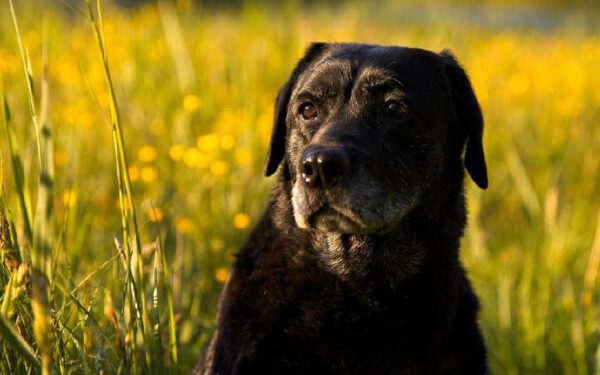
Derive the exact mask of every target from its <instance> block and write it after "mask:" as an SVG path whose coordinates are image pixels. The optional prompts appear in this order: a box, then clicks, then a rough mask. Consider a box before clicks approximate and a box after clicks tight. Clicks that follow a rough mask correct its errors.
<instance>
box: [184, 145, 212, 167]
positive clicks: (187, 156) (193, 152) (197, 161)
mask: <svg viewBox="0 0 600 375" xmlns="http://www.w3.org/2000/svg"><path fill="white" fill-rule="evenodd" d="M183 162H184V163H185V164H186V165H187V166H188V167H193V168H206V167H207V166H208V163H209V159H208V156H207V155H205V154H204V153H202V151H200V150H198V149H197V148H195V147H192V148H189V149H187V150H186V151H185V153H184V154H183Z"/></svg>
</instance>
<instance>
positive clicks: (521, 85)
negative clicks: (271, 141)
mask: <svg viewBox="0 0 600 375" xmlns="http://www.w3.org/2000/svg"><path fill="white" fill-rule="evenodd" d="M13 5H14V7H13ZM101 5H102V7H100V4H98V3H96V2H95V1H94V0H88V1H86V2H80V3H74V5H66V3H65V4H63V3H62V2H60V1H58V2H56V3H53V2H49V3H48V4H45V5H44V6H43V7H34V6H33V5H31V4H29V3H25V2H18V1H9V2H8V3H4V4H2V5H1V6H0V21H1V22H0V102H1V106H0V182H1V188H0V252H1V254H0V300H1V305H0V338H1V339H0V373H31V372H33V373H38V372H41V373H46V374H48V373H51V372H61V373H63V372H89V373H96V372H99V371H101V370H102V371H103V372H104V373H130V372H132V373H161V374H162V373H189V371H190V369H191V368H192V366H193V365H194V362H195V360H196V358H197V356H198V355H199V353H200V352H201V350H202V346H203V344H204V343H205V342H206V340H207V338H208V337H209V335H210V333H211V332H212V329H213V328H214V313H215V309H216V300H217V297H218V295H219V292H220V290H221V287H222V285H223V282H224V281H225V280H226V279H227V277H228V265H229V264H230V263H231V261H232V259H233V256H234V254H235V251H236V249H237V248H238V247H239V246H240V244H241V243H242V242H243V240H244V238H245V237H246V236H247V234H248V231H249V230H251V228H252V225H253V224H254V223H256V221H257V220H258V219H259V217H260V215H261V213H262V210H263V208H264V205H265V202H266V200H267V198H268V193H269V189H270V186H271V184H272V180H270V179H263V178H261V177H259V176H260V175H261V173H262V169H263V165H262V163H263V160H264V155H265V152H266V147H267V142H268V137H269V135H270V128H271V117H272V104H273V99H274V97H275V94H276V92H277V90H278V88H279V86H281V85H282V83H283V82H284V81H285V79H286V78H287V75H288V74H289V73H290V71H291V69H292V67H293V66H294V63H295V62H296V61H297V59H298V58H299V57H300V56H301V54H302V51H303V49H304V48H305V46H306V45H307V44H308V43H309V42H310V41H313V40H338V41H363V42H373V43H382V44H400V45H411V46H420V47H423V48H428V49H433V50H442V49H443V48H451V49H452V50H453V51H454V52H455V54H456V55H457V56H458V58H459V60H460V61H461V62H462V63H463V64H464V66H465V67H466V69H467V71H468V72H469V73H470V76H471V79H472V81H473V85H474V87H475V90H476V92H477V94H478V97H479V99H480V102H481V105H482V108H483V111H484V115H485V120H486V132H485V149H486V155H487V158H488V166H489V172H490V188H489V189H488V190H486V191H480V190H478V189H477V188H476V187H475V186H474V184H472V183H471V182H470V181H467V192H468V201H469V229H468V231H467V234H466V237H465V238H464V241H463V251H462V257H463V261H464V263H465V265H466V267H467V269H468V270H469V274H470V277H471V279H472V280H473V284H474V286H475V288H476V290H477V292H478V294H479V296H480V298H481V302H482V313H481V326H482V328H483V330H484V333H485V338H486V341H487V345H488V347H489V352H490V357H489V361H490V366H491V368H492V370H493V373H495V374H596V375H598V374H600V346H599V342H600V302H599V300H600V292H599V291H600V288H599V286H600V282H599V281H598V268H599V266H600V180H599V179H598V171H599V170H600V152H599V150H600V126H599V125H600V123H599V121H600V120H599V119H600V91H598V89H597V82H600V68H598V64H597V62H598V61H599V60H600V38H599V37H598V33H597V26H594V25H597V23H596V24H594V20H596V21H597V19H598V18H597V11H596V10H594V9H587V10H584V11H583V12H582V11H581V10H579V11H578V10H569V11H567V10H565V9H561V8H560V7H559V5H554V8H551V10H552V12H562V13H560V17H559V22H558V23H557V24H554V26H553V27H551V28H541V29H540V28H535V27H528V26H521V27H516V28H508V27H498V25H497V23H492V24H486V23H485V22H483V23H482V22H478V21H477V20H476V19H469V20H465V19H463V18H460V17H455V16H454V15H453V13H451V12H450V13H447V14H446V13H444V17H439V12H440V9H446V8H443V7H442V8H439V7H438V6H436V5H423V6H420V7H416V8H415V7H412V8H411V7H410V6H409V7H400V6H398V5H394V4H393V3H392V2H384V3H381V4H380V5H379V6H378V7H374V6H373V5H369V3H362V2H351V3H347V4H344V5H335V6H334V5H318V4H316V3H314V4H311V5H303V4H301V3H297V2H291V3H286V5H278V6H272V7H265V6H264V4H263V5H259V4H250V3H248V4H246V5H242V6H239V7H235V8H219V7H204V8H202V7H197V6H193V5H191V4H190V2H186V1H180V2H178V3H176V4H175V5H172V4H171V3H168V2H159V3H158V5H156V6H155V5H145V6H142V7H140V8H135V9H119V8H117V7H116V6H114V5H111V4H110V3H106V4H104V3H103V4H101ZM462 6H463V7H464V8H463V9H464V10H469V9H470V8H469V6H470V5H468V3H464V5H462ZM12 9H14V12H13V10H12ZM482 9H483V10H484V11H486V12H491V13H489V14H491V15H493V14H494V13H493V11H491V10H490V9H497V8H493V7H492V8H482ZM486 9H487V10H486ZM411 12H419V13H418V14H415V15H414V17H413V16H411V14H412V13H411ZM444 12H445V11H444ZM584 13H587V16H586V17H588V18H585V17H584V16H582V14H584ZM582 17H584V18H582ZM594 17H596V18H594ZM486 19H487V18H486ZM582 20H583V21H586V20H587V21H586V22H582ZM574 25H578V26H574ZM582 25H583V26H582Z"/></svg>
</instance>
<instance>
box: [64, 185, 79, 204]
mask: <svg viewBox="0 0 600 375" xmlns="http://www.w3.org/2000/svg"><path fill="white" fill-rule="evenodd" d="M62 201H63V204H64V205H65V207H72V206H74V205H75V203H77V190H73V189H69V190H66V191H65V192H64V193H63V196H62Z"/></svg>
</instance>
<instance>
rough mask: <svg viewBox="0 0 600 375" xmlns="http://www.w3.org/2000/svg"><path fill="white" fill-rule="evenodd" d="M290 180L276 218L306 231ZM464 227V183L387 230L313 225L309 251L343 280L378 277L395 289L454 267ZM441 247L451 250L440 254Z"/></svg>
mask: <svg viewBox="0 0 600 375" xmlns="http://www.w3.org/2000/svg"><path fill="white" fill-rule="evenodd" d="M289 184H290V181H289V180H287V181H286V180H285V179H281V180H280V181H279V184H278V187H277V188H276V190H275V194H276V195H277V196H278V199H277V200H278V201H279V203H280V207H286V208H287V209H285V210H278V212H279V215H280V217H279V218H278V219H277V222H279V223H280V225H282V226H284V227H287V229H288V230H302V229H298V228H297V227H296V224H295V222H294V219H293V213H292V210H291V207H290V206H291V205H290V204H289V202H290V186H289ZM440 202H445V204H440ZM464 226H465V203H464V196H463V192H462V186H451V187H447V188H446V189H444V190H443V191H442V192H440V191H439V190H438V191H436V192H435V193H432V194H428V196H426V197H425V198H424V199H423V200H422V202H421V203H420V204H419V205H418V206H416V207H414V208H413V209H412V210H411V212H409V213H408V214H407V215H406V216H405V217H404V218H403V219H402V221H401V222H399V223H398V224H397V225H396V227H395V228H394V229H393V230H390V231H387V232H386V233H382V234H344V233H338V232H319V231H316V230H308V232H307V233H308V234H309V238H310V245H311V246H309V247H308V249H306V254H305V255H306V256H308V257H312V258H316V259H317V260H318V263H319V264H320V265H321V266H322V267H323V268H324V269H325V270H326V271H328V272H331V273H333V274H335V275H336V276H337V277H339V278H340V279H342V280H348V281H353V282H361V281H369V282H376V283H377V284H379V285H384V286H386V287H389V288H391V289H392V290H395V289H397V288H398V287H400V286H401V285H402V284H403V283H404V281H406V280H408V279H409V278H412V277H414V276H416V275H419V274H423V273H430V272H437V271H439V270H452V269H454V268H455V267H456V265H457V262H458V249H459V246H460V237H461V236H462V232H463V228H464ZM441 249H444V251H445V252H446V253H445V254H439V251H441ZM432 255H435V256H432ZM444 272H445V271H444Z"/></svg>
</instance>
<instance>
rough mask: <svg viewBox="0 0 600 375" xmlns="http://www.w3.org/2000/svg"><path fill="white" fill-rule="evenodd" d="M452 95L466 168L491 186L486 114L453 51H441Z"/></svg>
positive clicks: (478, 180) (479, 182)
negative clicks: (485, 149) (485, 143)
mask: <svg viewBox="0 0 600 375" xmlns="http://www.w3.org/2000/svg"><path fill="white" fill-rule="evenodd" d="M440 57H441V58H442V60H443V62H444V69H445V73H446V78H447V80H448V86H449V89H450V96H451V98H452V104H453V106H454V111H455V113H456V117H457V120H458V123H459V125H460V127H461V130H462V133H463V134H464V135H465V137H466V142H467V146H466V150H465V167H466V168H467V171H468V172H469V174H470V175H471V178H472V179H473V181H475V183H476V184H477V186H479V187H480V188H482V189H485V188H487V186H488V177H487V167H486V164H485V155H484V153H483V143H482V141H483V116H482V114H481V109H479V103H478V102H477V98H476V97H475V93H474V92H473V88H472V87H471V83H470V82H469V78H468V77H467V74H466V73H465V71H464V70H463V68H461V66H460V65H459V64H458V62H457V61H456V59H455V58H454V56H453V55H452V53H451V52H450V51H448V50H444V51H442V52H441V53H440Z"/></svg>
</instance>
